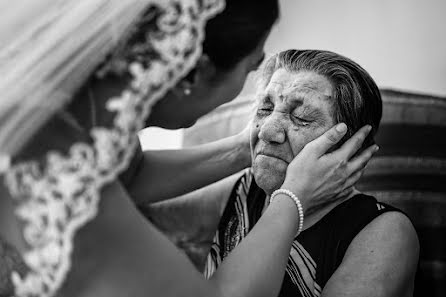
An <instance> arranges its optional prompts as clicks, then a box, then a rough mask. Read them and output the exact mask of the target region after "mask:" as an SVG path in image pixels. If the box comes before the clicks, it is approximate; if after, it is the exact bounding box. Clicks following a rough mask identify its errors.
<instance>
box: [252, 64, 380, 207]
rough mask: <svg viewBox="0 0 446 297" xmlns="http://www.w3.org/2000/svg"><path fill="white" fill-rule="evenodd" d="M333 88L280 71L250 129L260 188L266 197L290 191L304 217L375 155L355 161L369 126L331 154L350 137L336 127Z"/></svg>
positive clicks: (306, 75)
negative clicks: (332, 98)
mask: <svg viewBox="0 0 446 297" xmlns="http://www.w3.org/2000/svg"><path fill="white" fill-rule="evenodd" d="M331 88H332V86H331V84H330V82H329V81H328V80H327V79H326V78H324V77H323V76H320V75H317V74H315V73H312V72H298V73H289V72H287V71H286V70H283V69H279V70H277V71H276V72H275V73H274V74H273V76H272V77H271V80H270V82H269V84H268V86H267V87H266V89H265V94H263V95H262V97H261V98H260V102H259V106H258V109H257V112H256V115H255V118H254V121H253V124H252V125H253V126H252V131H251V156H252V167H253V173H254V178H255V180H256V182H257V184H258V185H259V186H260V187H261V188H262V189H263V190H264V191H265V192H266V193H267V194H271V193H272V192H273V191H274V190H276V189H278V188H285V189H288V190H291V191H292V192H294V193H295V194H296V195H298V197H299V198H300V199H301V202H302V204H303V206H304V209H305V212H306V214H308V213H311V212H313V211H314V210H315V209H317V208H318V207H320V206H322V205H325V204H329V203H330V202H333V201H335V200H336V198H337V197H338V196H339V195H338V194H339V193H341V192H342V191H344V190H345V189H347V188H350V187H351V186H353V185H354V183H355V182H356V181H357V180H358V179H359V178H360V176H361V174H362V172H363V169H364V167H365V165H366V164H367V162H368V161H369V160H370V158H371V156H372V154H373V153H374V152H375V151H376V150H377V146H371V147H369V148H368V149H366V150H365V151H363V152H362V153H361V154H360V155H359V156H356V157H355V158H353V159H352V156H353V155H354V154H355V153H356V152H357V151H358V149H359V148H360V147H361V145H362V143H363V141H364V139H365V137H366V136H367V134H368V133H369V132H370V129H369V127H370V126H366V127H364V128H362V129H361V130H359V131H358V132H357V133H356V134H355V135H354V136H353V137H352V138H351V139H350V140H348V141H347V142H346V143H344V145H343V146H342V147H341V148H339V149H337V150H335V151H333V152H330V153H327V152H328V151H329V150H330V148H332V147H333V146H334V145H335V144H336V143H338V142H339V141H340V140H341V139H342V137H343V136H344V135H345V133H346V129H345V131H344V130H340V131H337V130H336V129H335V128H334V127H333V126H334V124H335V122H334V118H333V116H332V102H330V99H331V98H330V96H331ZM342 126H343V127H345V124H342V125H341V127H342ZM336 127H339V124H338V125H337V126H336Z"/></svg>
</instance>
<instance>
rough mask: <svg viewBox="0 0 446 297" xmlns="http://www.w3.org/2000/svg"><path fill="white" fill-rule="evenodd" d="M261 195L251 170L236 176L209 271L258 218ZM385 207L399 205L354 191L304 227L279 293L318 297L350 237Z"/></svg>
mask: <svg viewBox="0 0 446 297" xmlns="http://www.w3.org/2000/svg"><path fill="white" fill-rule="evenodd" d="M265 199H266V194H265V192H263V190H262V189H260V188H259V187H258V186H257V184H256V183H255V181H254V179H253V178H252V176H251V175H250V173H247V174H245V175H244V176H242V177H241V178H240V179H239V180H238V181H237V183H236V185H235V187H234V189H233V191H232V193H231V197H230V198H229V201H228V204H227V206H226V209H225V211H224V213H223V216H222V219H221V222H220V225H219V228H218V231H217V234H216V237H215V239H214V245H213V247H212V250H211V253H210V255H209V257H208V266H212V267H213V268H212V269H213V270H215V269H216V267H217V266H218V264H219V263H220V262H221V261H222V260H223V259H224V258H225V257H226V256H227V255H228V254H229V252H230V251H231V250H232V249H233V248H235V246H236V245H237V244H239V243H240V241H241V240H242V239H243V237H245V236H246V235H247V233H248V232H249V231H250V230H251V229H252V228H253V227H254V225H255V224H256V223H257V221H258V220H259V218H260V216H261V215H262V211H263V209H264V205H265ZM388 211H400V210H398V209H396V208H394V207H392V206H389V205H387V204H384V203H381V202H378V201H377V200H376V199H375V198H374V197H372V196H368V195H364V194H358V195H356V196H354V197H352V198H351V199H349V200H347V201H345V202H343V203H341V204H340V205H338V206H336V207H335V208H334V209H333V210H332V211H330V212H329V213H328V214H327V215H325V216H324V217H323V218H322V219H321V220H319V221H318V222H317V223H316V224H314V225H313V226H311V227H310V228H308V229H307V230H305V231H303V232H302V233H301V234H300V235H299V236H298V237H296V238H295V240H294V242H293V245H292V249H291V252H290V256H289V259H288V264H287V268H286V272H287V273H286V274H285V277H284V281H283V284H282V288H281V291H280V294H279V296H304V297H306V296H320V294H321V291H322V288H323V287H324V286H325V284H326V283H327V281H328V280H329V278H330V277H331V276H332V275H333V273H334V272H335V270H336V269H337V268H338V266H339V265H340V264H341V262H342V259H343V257H344V254H345V252H346V250H347V248H348V246H349V245H350V243H351V242H352V240H353V238H354V237H355V236H356V235H357V234H358V233H359V232H360V231H361V230H362V229H363V228H364V227H365V226H366V225H367V224H369V223H370V222H371V221H372V220H374V219H375V218H376V217H378V216H379V215H381V214H382V213H385V212H388ZM207 268H208V269H207V271H205V272H206V274H207V276H208V277H209V276H210V275H211V274H212V273H213V271H210V269H209V267H207ZM212 269H211V270H212Z"/></svg>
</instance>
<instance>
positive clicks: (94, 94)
mask: <svg viewBox="0 0 446 297" xmlns="http://www.w3.org/2000/svg"><path fill="white" fill-rule="evenodd" d="M6 2H7V1H1V2H0V7H2V6H3V7H7V8H5V9H2V12H3V14H5V17H4V18H2V28H1V31H0V33H1V34H2V36H1V37H2V40H3V41H4V42H3V44H1V45H0V73H2V78H1V79H0V93H1V94H2V99H1V101H0V123H1V127H0V169H1V172H2V180H3V182H2V185H1V186H0V197H1V198H0V204H1V205H0V212H1V213H0V218H1V224H0V234H1V237H2V239H3V240H4V242H5V243H7V246H8V247H10V249H11V250H13V251H17V252H18V253H19V254H20V255H21V257H20V258H21V261H23V262H22V263H23V265H17V266H13V267H12V268H11V269H10V271H7V275H9V278H8V281H10V282H11V284H12V286H13V288H14V289H13V290H14V296H55V295H61V296H143V295H144V296H145V295H155V296H274V295H276V294H278V290H279V288H280V284H281V280H282V278H283V273H284V268H285V265H286V260H287V256H288V252H289V249H290V245H291V243H292V240H293V237H294V236H295V234H296V230H298V228H299V226H300V225H301V224H302V220H303V218H304V214H305V215H306V216H307V215H311V214H312V213H314V212H315V211H317V209H319V208H320V207H321V205H326V204H327V203H335V202H336V197H332V196H327V194H326V193H333V192H335V193H340V192H341V191H342V190H343V188H345V187H348V185H349V184H351V183H353V182H355V181H356V180H357V179H358V178H359V176H360V174H361V172H362V169H363V167H364V166H365V164H366V162H367V161H368V160H369V159H370V157H371V154H372V151H373V148H370V149H369V150H366V151H364V153H362V154H361V155H360V156H358V157H356V158H354V159H351V160H348V156H350V155H353V152H355V151H356V150H357V148H358V144H360V143H361V142H362V140H363V139H364V137H365V134H366V132H365V130H366V129H363V130H361V131H359V132H358V133H357V134H356V135H355V136H353V138H352V139H351V140H350V141H348V142H347V143H346V144H345V145H343V146H342V147H341V148H340V149H338V150H336V151H334V152H331V153H329V154H325V153H326V152H327V150H329V148H330V147H331V146H332V145H334V144H335V143H336V142H337V141H339V140H340V139H341V138H342V136H343V135H344V134H345V132H346V128H347V127H346V126H345V125H344V124H342V123H341V124H338V125H336V126H335V127H333V129H331V130H329V131H328V132H327V133H325V134H324V135H322V136H321V137H319V138H318V139H316V140H315V141H313V142H311V143H310V144H309V145H307V147H306V148H305V149H304V150H303V151H302V153H301V154H300V155H299V156H297V157H296V159H295V160H294V161H293V162H292V163H291V164H290V166H289V167H288V170H287V181H288V183H287V184H293V185H294V186H293V188H292V189H291V188H288V190H290V191H291V192H293V193H294V194H296V195H297V197H298V199H297V200H293V199H290V196H288V195H286V194H279V196H281V199H275V202H274V203H273V204H272V206H271V207H269V208H268V211H267V212H266V213H265V214H264V215H263V216H262V219H261V220H260V221H259V222H258V225H259V227H257V226H256V228H254V229H253V231H251V233H250V234H249V236H248V237H247V238H246V239H245V240H244V241H243V243H242V244H241V245H239V246H238V248H237V249H236V250H234V252H233V253H232V254H231V256H230V257H228V259H227V260H226V261H225V263H223V264H222V265H221V266H220V268H219V270H218V272H217V273H215V274H214V276H213V278H212V279H210V280H208V281H206V280H205V279H204V278H203V277H202V276H201V275H200V274H199V273H198V272H197V271H196V270H195V269H194V267H193V265H192V264H191V263H190V261H189V260H188V259H187V258H186V257H185V256H184V255H183V254H182V253H181V252H180V251H179V250H178V249H177V248H176V247H175V246H173V244H172V243H170V242H169V241H168V240H167V239H166V238H165V237H164V236H163V235H162V234H160V233H159V232H158V231H157V230H156V229H155V228H154V227H153V226H152V225H151V224H150V223H148V222H147V221H146V220H145V219H144V218H143V216H141V215H140V213H139V212H138V211H137V208H136V207H135V204H134V202H133V200H132V199H139V198H133V197H130V195H129V194H128V193H129V191H130V192H132V189H129V190H127V189H126V188H125V187H124V186H123V185H122V183H121V182H120V181H119V180H118V178H117V177H118V175H119V174H121V173H122V172H123V171H126V172H127V171H128V170H127V169H128V168H130V169H132V166H133V165H132V164H133V160H134V159H135V156H136V155H138V152H139V151H140V149H139V147H138V139H137V132H138V131H139V130H140V129H141V128H143V127H144V126H145V125H146V123H147V124H151V125H158V126H166V127H171V126H172V125H173V126H180V127H181V126H188V125H190V124H192V123H193V121H194V120H196V119H197V118H198V117H199V116H201V115H202V114H203V113H205V112H208V111H209V110H211V109H212V108H215V107H216V106H218V105H219V104H222V103H224V102H225V101H228V100H230V99H232V97H234V96H235V95H237V93H238V92H239V91H240V86H241V82H243V81H244V80H245V78H246V75H247V73H248V72H249V71H251V70H254V69H255V68H256V67H257V65H258V64H259V62H260V61H261V56H262V55H263V43H264V40H265V39H266V37H267V35H268V33H269V30H270V29H271V26H272V24H273V23H274V22H275V20H276V19H277V9H278V8H277V7H278V1H277V0H276V1H273V0H271V1H262V2H258V1H254V0H246V1H240V0H228V1H227V3H226V9H225V3H224V1H223V0H127V1H121V0H89V1H77V0H58V1H47V0H38V1H33V2H32V6H27V5H30V4H28V3H24V2H20V1H15V2H14V3H10V2H9V1H8V3H7V6H6ZM249 13H251V14H255V13H258V16H257V19H264V17H265V15H269V16H270V20H271V22H270V23H269V24H267V25H265V24H264V27H262V30H263V34H258V36H257V40H256V41H255V42H254V41H252V42H251V43H252V44H251V47H248V48H247V49H245V53H244V54H242V55H240V54H238V53H235V52H231V51H224V50H222V49H221V48H218V47H217V48H213V49H212V47H209V42H208V47H206V40H209V38H210V37H211V36H214V37H215V36H220V35H221V36H224V35H225V34H223V33H226V30H227V32H237V30H233V31H231V30H229V29H228V28H225V26H226V25H228V26H229V25H231V26H233V27H235V28H237V27H241V26H242V27H243V28H244V26H246V31H243V30H242V31H243V32H244V33H243V34H246V35H245V36H246V38H245V39H246V40H250V39H249V37H252V36H256V35H255V34H253V33H252V32H251V31H250V30H254V29H252V28H251V27H250V25H249V24H251V23H252V22H251V21H250V22H247V21H245V22H244V23H243V22H241V23H238V22H235V21H234V22H233V23H232V24H231V22H229V23H228V21H227V20H232V19H234V20H237V21H241V20H243V16H244V15H245V14H246V15H248V14H249ZM232 14H236V15H238V16H239V18H232V17H231V16H232ZM225 17H226V19H225V20H226V21H224V22H223V21H221V20H222V19H223V18H225ZM207 21H209V23H208V25H206V22H207ZM212 26H213V27H212ZM212 28H213V29H212ZM254 31H255V30H254ZM205 32H206V33H208V35H207V36H206V37H205ZM248 32H251V33H248ZM234 34H235V33H234ZM205 38H206V39H205ZM217 39H218V38H217ZM242 39H243V38H242ZM242 39H240V40H242ZM203 40H204V44H205V47H204V49H205V50H204V51H203V52H202V47H201V44H202V42H203ZM220 42H223V41H222V40H220ZM224 42H225V44H226V43H230V44H231V43H235V39H232V38H231V40H224ZM219 50H220V51H219ZM212 51H214V53H215V52H216V53H218V54H220V55H223V56H225V55H227V56H231V55H232V56H234V57H236V58H234V60H233V61H232V63H228V64H226V65H225V63H222V64H219V63H217V62H216V61H217V60H218V54H216V55H215V56H212V55H211V54H210V53H211V52H212ZM229 60H230V59H229ZM235 86H237V87H235ZM197 98H199V99H201V100H198V99H197ZM205 99H206V100H208V101H203V100H205ZM186 100H190V102H191V104H187V103H186V102H187V101H186ZM194 100H195V101H194ZM194 102H195V103H194ZM180 106H181V108H180ZM204 107H205V108H204ZM152 111H153V112H154V113H153V114H152V113H151V112H152ZM186 118H187V119H188V120H189V121H182V120H181V119H186ZM147 119H148V120H147ZM237 139H239V141H238V142H234V140H233V139H232V140H224V141H223V143H224V144H225V145H223V146H222V145H221V144H220V145H218V147H216V146H211V147H206V148H204V149H203V148H197V149H196V151H195V152H194V156H202V157H201V159H200V157H198V158H197V159H196V160H197V162H201V163H205V162H206V161H208V160H207V159H206V156H207V155H209V154H211V155H212V154H213V153H214V152H219V153H221V154H223V155H224V154H225V153H227V152H228V151H229V152H233V150H234V148H233V147H234V145H240V146H239V147H241V148H243V147H246V143H247V140H246V139H245V138H243V134H241V135H240V136H239V137H238V138H237ZM225 141H226V142H225ZM222 147H224V149H223V151H222ZM246 149H247V148H246ZM233 153H234V152H233ZM234 154H235V153H234ZM242 154H243V152H242ZM164 156H165V155H164ZM183 157H184V156H183ZM183 157H182V158H183ZM157 160H158V161H159V160H163V161H166V158H161V155H160V156H159V158H157V157H156V155H155V156H152V161H153V162H155V161H157ZM167 160H168V161H169V162H170V163H172V162H174V161H172V160H178V159H175V158H173V157H168V158H167ZM152 161H150V162H146V160H144V157H143V166H144V171H142V172H143V173H144V172H148V173H147V175H146V176H147V177H148V178H149V177H150V176H149V174H152V175H156V174H157V171H156V170H150V168H151V164H152V163H151V162H152ZM166 162H167V161H166ZM194 162H195V161H194ZM236 162H237V158H234V159H233V161H232V163H231V162H229V163H230V164H214V165H213V166H211V167H212V168H211V169H209V170H210V171H212V172H216V171H219V168H220V169H221V166H223V167H224V166H227V167H228V168H230V169H225V168H223V170H221V171H223V172H224V175H228V174H231V173H233V172H234V171H236V170H237V166H234V164H235V163H236ZM155 163H156V162H155ZM158 163H160V162H158ZM170 163H169V164H170ZM129 164H130V165H129ZM163 164H164V163H162V162H161V163H160V164H156V166H158V167H156V166H153V168H162V166H163ZM181 164H184V163H181ZM129 166H130V167H129ZM243 166H249V164H244V165H243ZM147 168H149V169H147ZM178 168H182V167H181V166H179V167H178ZM183 168H184V167H183ZM198 168H202V167H198ZM130 169H129V170H130ZM186 169H187V168H186ZM196 170H197V172H202V173H203V174H204V175H205V174H207V173H208V172H203V171H200V170H199V169H196ZM303 172H304V173H305V174H304V173H303ZM169 174H170V175H169V176H173V177H174V176H175V172H173V173H172V172H170V173H169ZM219 177H220V176H218V177H217V176H214V179H217V178H219ZM221 177H222V176H221ZM163 178H167V177H166V176H165V175H161V179H163ZM138 179H139V180H141V176H139V177H138ZM155 180H156V179H155ZM204 180H205V182H203V181H201V182H197V184H196V187H198V186H201V185H204V184H203V183H210V182H212V180H209V179H206V178H204ZM157 184H162V183H157V182H154V183H153V188H154V189H155V188H156V187H157ZM168 184H169V183H167V185H168ZM151 186H152V185H151ZM150 189H151V188H149V192H150ZM333 189H334V190H333ZM156 190H157V191H158V192H159V193H161V194H159V195H154V196H153V197H152V196H149V197H148V198H146V200H148V201H146V202H151V201H157V200H163V199H167V198H169V197H172V196H173V194H174V193H171V192H169V191H170V190H169V188H168V186H159V187H158V188H156ZM136 192H138V191H136ZM165 193H169V195H166V194H165ZM175 194H176V193H175ZM166 196H168V197H166ZM101 198H102V199H101ZM254 247H255V250H256V253H252V250H254ZM8 250H9V249H8ZM11 254H14V252H11ZM0 261H2V262H3V263H0V265H1V267H7V266H8V265H9V264H8V265H5V263H10V261H9V260H8V259H0ZM8 261H9V262H8ZM9 266H11V265H9ZM9 266H8V267H9ZM2 269H3V268H2ZM7 294H10V293H7Z"/></svg>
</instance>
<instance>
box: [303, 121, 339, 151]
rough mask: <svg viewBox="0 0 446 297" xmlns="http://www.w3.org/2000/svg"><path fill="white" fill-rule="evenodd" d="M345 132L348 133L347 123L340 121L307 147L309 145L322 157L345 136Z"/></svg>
mask: <svg viewBox="0 0 446 297" xmlns="http://www.w3.org/2000/svg"><path fill="white" fill-rule="evenodd" d="M345 133H347V125H346V124H344V123H339V124H337V125H335V126H333V127H331V128H330V129H329V130H328V131H326V132H325V133H324V134H322V135H321V136H319V137H318V138H316V139H314V140H313V141H311V142H310V143H308V144H307V145H306V146H305V147H307V146H308V147H309V148H310V149H311V150H312V151H313V153H314V154H316V156H317V157H320V156H322V155H324V154H325V153H326V152H327V151H328V150H329V149H330V148H331V147H333V146H334V145H335V144H336V143H338V142H339V141H340V140H341V139H342V137H344V135H345Z"/></svg>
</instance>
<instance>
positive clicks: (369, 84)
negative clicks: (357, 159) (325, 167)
mask: <svg viewBox="0 0 446 297" xmlns="http://www.w3.org/2000/svg"><path fill="white" fill-rule="evenodd" d="M281 68H283V69H286V70H287V71H289V72H291V73H293V72H294V73H295V72H299V71H311V72H315V73H317V74H319V75H322V76H324V77H326V78H327V79H328V80H329V81H330V82H331V83H332V86H333V94H332V99H333V117H334V119H335V121H336V122H337V123H340V122H343V123H346V124H347V127H348V132H347V134H346V136H345V137H344V139H343V140H342V141H341V143H343V142H344V141H345V140H346V139H347V138H349V137H351V136H352V135H353V134H354V133H355V132H356V131H357V130H359V129H360V128H361V127H362V126H364V125H367V124H368V125H371V126H372V131H371V132H370V133H369V135H368V136H367V138H366V139H365V141H364V144H363V146H362V148H361V150H362V149H364V148H367V147H368V146H370V145H372V144H373V143H375V141H374V136H375V134H376V132H377V131H378V127H379V123H380V121H381V116H382V100H381V94H380V92H379V89H378V86H377V85H376V83H375V82H374V80H373V79H372V77H371V76H370V75H369V74H368V73H367V71H365V70H364V69H363V68H362V67H361V66H359V65H358V64H357V63H355V62H354V61H352V60H350V59H348V58H346V57H344V56H341V55H339V54H336V53H333V52H329V51H322V50H286V51H283V52H280V53H278V54H276V55H274V56H272V57H271V58H269V59H268V61H266V63H265V65H264V67H263V69H262V71H261V77H260V87H262V88H265V87H266V86H267V84H268V83H269V81H270V79H271V77H272V75H273V73H274V72H275V71H276V70H278V69H281Z"/></svg>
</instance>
